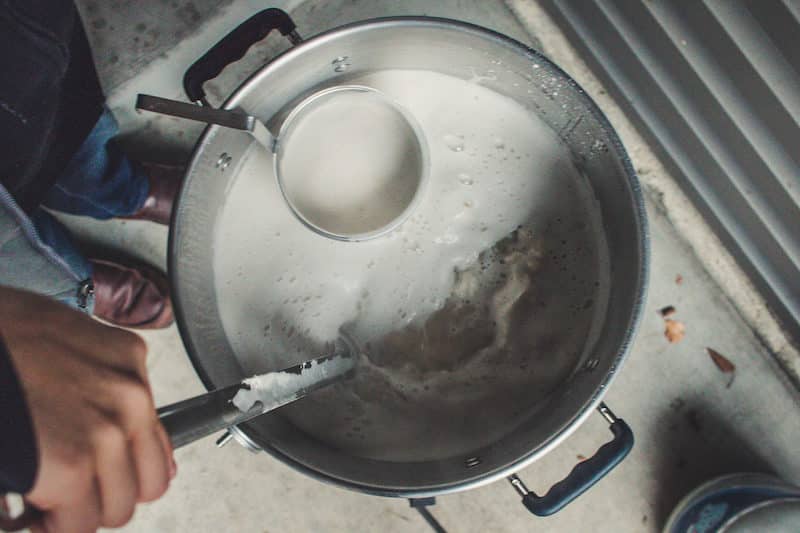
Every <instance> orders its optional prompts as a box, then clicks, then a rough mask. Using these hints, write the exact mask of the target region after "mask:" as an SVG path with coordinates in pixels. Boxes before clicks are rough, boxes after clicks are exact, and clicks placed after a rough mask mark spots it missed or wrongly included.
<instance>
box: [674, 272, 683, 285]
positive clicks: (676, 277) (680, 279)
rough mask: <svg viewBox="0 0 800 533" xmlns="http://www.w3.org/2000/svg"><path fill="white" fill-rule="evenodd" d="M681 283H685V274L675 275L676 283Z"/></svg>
mask: <svg viewBox="0 0 800 533" xmlns="http://www.w3.org/2000/svg"><path fill="white" fill-rule="evenodd" d="M681 283H683V276H681V275H680V274H678V275H677V276H675V284H676V285H680V284H681Z"/></svg>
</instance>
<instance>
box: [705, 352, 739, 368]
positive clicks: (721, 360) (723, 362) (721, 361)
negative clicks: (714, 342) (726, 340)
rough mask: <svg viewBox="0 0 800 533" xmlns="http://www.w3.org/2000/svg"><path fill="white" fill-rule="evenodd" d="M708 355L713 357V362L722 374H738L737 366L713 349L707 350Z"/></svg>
mask: <svg viewBox="0 0 800 533" xmlns="http://www.w3.org/2000/svg"><path fill="white" fill-rule="evenodd" d="M706 351H707V352H708V355H710V356H711V360H712V361H714V364H715V365H717V368H719V370H720V372H724V373H725V374H730V373H732V372H736V365H734V364H733V363H731V362H730V360H729V359H728V358H727V357H725V356H724V355H722V354H721V353H719V352H718V351H716V350H715V349H713V348H706Z"/></svg>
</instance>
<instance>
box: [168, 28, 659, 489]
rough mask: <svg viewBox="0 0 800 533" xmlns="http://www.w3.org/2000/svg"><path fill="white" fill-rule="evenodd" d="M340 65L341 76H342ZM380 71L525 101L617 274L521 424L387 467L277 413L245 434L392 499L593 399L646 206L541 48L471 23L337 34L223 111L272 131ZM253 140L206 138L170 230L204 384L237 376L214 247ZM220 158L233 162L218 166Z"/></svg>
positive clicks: (560, 432) (566, 423) (479, 472)
mask: <svg viewBox="0 0 800 533" xmlns="http://www.w3.org/2000/svg"><path fill="white" fill-rule="evenodd" d="M342 64H347V68H346V69H341V68H339V67H340V66H341V65H342ZM380 69H420V70H433V71H437V72H441V73H444V74H448V75H450V76H455V77H459V78H462V79H474V77H475V76H476V75H478V76H481V81H480V83H482V84H483V85H485V86H487V87H489V88H491V89H493V90H494V91H496V92H498V93H501V94H503V95H506V96H508V97H510V98H513V99H514V100H516V101H518V102H520V103H522V104H523V105H524V106H525V107H526V108H527V109H529V110H530V112H531V113H535V114H537V115H538V116H539V117H541V118H542V120H544V121H545V122H546V123H547V124H548V125H549V126H550V127H551V128H552V129H553V130H554V131H555V132H556V133H557V135H558V136H559V137H560V138H561V139H562V140H563V142H564V143H565V144H566V145H567V146H568V147H569V150H570V152H571V154H572V157H573V160H574V163H575V165H576V166H577V167H578V169H579V170H580V172H581V173H582V174H584V175H585V176H586V178H587V179H588V180H589V182H590V184H591V188H592V190H593V192H594V195H595V197H596V200H597V202H598V204H599V206H600V209H601V212H602V220H603V229H604V232H605V235H606V239H607V246H608V257H609V260H610V276H611V283H610V291H609V294H608V298H607V302H604V305H598V311H597V312H596V313H595V317H596V319H595V324H594V325H593V327H592V331H591V332H589V334H588V335H586V339H584V344H585V346H584V351H583V355H582V356H581V358H580V359H579V360H577V361H576V363H575V367H574V369H573V371H572V372H571V373H570V374H569V376H568V377H566V379H564V381H563V383H561V384H560V385H559V386H558V387H557V388H555V389H554V391H553V393H552V394H550V395H549V396H548V397H547V398H544V399H542V400H541V401H540V402H538V404H537V405H536V406H535V407H529V408H527V413H526V416H524V417H522V418H521V419H520V422H519V423H518V424H516V427H514V428H513V429H511V430H509V431H508V432H507V433H506V434H505V435H504V436H502V437H500V438H498V439H497V440H495V441H493V442H491V443H488V444H486V445H482V446H480V447H478V448H476V449H472V450H468V451H467V450H459V451H458V453H455V454H453V455H451V456H447V457H440V458H437V459H436V460H424V461H414V460H412V459H410V458H407V459H404V460H402V461H398V460H388V461H387V460H379V459H375V458H366V457H359V456H354V455H351V454H348V453H343V452H342V451H341V450H339V449H336V448H335V447H332V446H330V445H329V444H326V443H324V442H322V441H320V440H319V439H315V438H313V437H311V436H309V435H308V434H307V433H305V432H303V431H301V430H299V429H298V428H297V427H296V426H295V425H294V424H292V423H290V422H289V421H287V419H286V418H285V417H282V416H280V415H267V416H264V417H261V418H259V419H258V420H257V421H254V422H252V423H250V424H248V425H247V426H246V427H243V428H242V429H243V430H244V431H245V433H246V434H247V435H248V437H249V438H250V439H252V440H253V441H254V442H255V443H257V444H258V445H259V446H261V447H262V448H264V449H265V450H267V451H269V452H271V453H273V454H274V455H276V456H278V457H280V458H282V459H283V460H285V461H287V462H289V463H290V464H292V465H293V466H296V467H298V468H301V469H304V470H305V471H306V472H308V473H310V474H312V475H316V476H320V477H323V478H326V479H329V480H332V481H335V482H337V483H340V484H344V485H347V486H351V487H355V488H359V489H361V490H366V491H370V492H375V493H390V494H398V495H400V494H402V495H409V494H423V493H430V492H436V491H439V490H455V489H458V488H464V487H467V486H469V485H471V484H474V483H478V482H482V481H487V480H489V479H492V478H493V477H498V476H500V475H503V474H504V473H505V472H506V471H507V470H508V469H509V468H511V467H513V466H515V465H519V464H520V463H522V462H524V461H527V460H533V459H534V458H535V457H537V456H538V454H540V453H543V452H544V451H546V448H547V446H548V445H549V444H551V443H553V442H555V441H556V440H558V439H559V438H560V437H562V436H564V435H565V434H566V433H567V432H568V431H570V430H571V429H574V426H575V425H576V423H577V422H578V421H579V419H580V418H581V416H583V415H585V414H586V413H587V412H588V411H589V410H590V409H591V408H592V407H593V406H594V405H596V403H597V402H599V400H600V397H601V396H602V394H603V392H604V389H605V387H606V386H607V385H608V384H609V383H610V380H611V378H612V377H613V374H614V373H615V371H616V370H617V368H618V367H619V365H620V364H621V362H622V360H623V358H624V355H625V353H626V351H627V348H628V343H629V342H630V340H631V336H632V333H633V329H634V328H635V323H636V320H637V317H638V314H639V310H640V306H641V299H642V293H643V290H644V289H643V288H644V282H645V267H646V264H645V263H646V235H645V231H646V230H645V222H644V213H643V206H642V202H641V197H640V193H639V190H638V185H637V182H636V180H635V177H634V176H633V173H632V170H631V168H630V165H629V163H628V161H627V157H626V155H625V153H624V150H623V148H622V146H621V145H620V143H619V140H618V139H617V137H616V136H615V134H614V133H613V131H612V130H611V128H610V126H609V125H608V124H607V123H606V121H605V119H604V118H603V117H602V115H601V114H600V112H599V111H598V110H597V109H596V107H595V106H594V104H593V103H592V102H591V101H590V100H589V99H588V97H586V96H585V95H584V94H583V92H582V91H581V90H580V88H578V87H577V86H576V85H575V84H574V82H572V81H571V80H570V79H569V78H568V77H567V76H566V75H565V74H563V73H562V72H561V71H560V70H558V69H557V68H556V67H554V66H553V65H551V64H550V63H549V61H547V60H546V59H544V58H543V57H541V56H539V55H538V54H536V53H534V52H532V51H527V50H525V49H523V48H522V47H521V46H520V45H518V44H516V43H513V42H511V41H509V40H507V39H504V38H502V37H499V36H496V35H494V34H491V33H488V32H485V31H482V30H480V29H477V28H474V27H469V26H464V25H456V24H451V23H448V22H444V21H437V20H424V19H422V20H420V19H396V20H384V21H375V22H370V23H362V24H357V25H353V26H349V27H345V28H342V29H339V30H334V31H333V32H329V33H327V34H323V35H321V36H318V37H316V38H314V39H312V40H310V41H307V42H306V43H305V44H303V45H302V46H299V47H296V48H295V49H293V50H291V51H289V52H288V53H286V54H284V55H283V56H281V57H279V58H277V59H276V60H274V61H273V62H272V63H270V64H269V65H267V66H266V67H265V68H264V69H263V70H262V71H261V72H259V73H257V74H256V75H255V76H254V77H253V78H251V80H250V81H248V82H247V83H245V84H244V85H243V87H242V88H241V89H240V90H239V91H238V92H237V93H236V94H235V95H234V96H233V97H232V98H231V100H230V101H229V102H228V104H227V107H230V108H234V107H241V108H243V109H245V110H247V111H248V112H249V113H251V114H254V115H256V116H259V117H261V118H262V119H265V120H268V122H269V123H270V125H271V126H272V127H276V126H278V125H279V124H280V121H281V120H282V118H283V116H285V112H286V110H287V109H291V107H292V105H293V104H294V103H296V102H298V101H299V100H300V99H302V98H304V97H306V96H308V95H309V94H311V93H313V92H314V91H316V90H319V89H320V88H323V87H327V86H333V85H340V84H343V83H346V82H347V80H348V79H351V78H352V77H353V76H357V75H358V74H360V73H364V72H372V71H375V70H380ZM249 145H250V140H249V138H248V137H247V136H246V135H242V134H239V133H237V132H231V131H226V130H223V129H220V128H210V129H209V130H208V131H207V132H206V135H205V136H204V138H203V140H202V141H201V143H200V144H199V145H198V149H197V151H196V153H195V157H194V159H193V161H192V165H191V167H190V170H189V174H188V177H187V181H186V184H185V185H184V189H183V191H182V193H181V196H180V200H179V203H178V207H177V213H176V217H175V223H174V224H173V228H172V234H171V242H170V276H171V278H172V282H173V291H174V299H175V302H176V308H177V310H178V319H179V325H180V328H181V333H182V335H183V338H184V342H185V343H186V345H187V348H188V350H189V352H190V355H191V356H192V359H193V362H194V364H195V366H196V368H197V370H198V372H199V373H200V375H201V377H202V378H203V380H204V381H205V384H206V385H207V386H209V387H211V386H217V387H218V386H222V385H227V384H230V383H232V382H235V381H237V380H239V379H241V378H242V377H244V371H243V369H242V367H241V366H240V364H239V362H238V361H237V358H236V355H235V353H234V351H233V349H232V348H231V345H230V343H229V341H228V340H227V339H226V336H225V332H224V330H223V327H222V322H221V320H220V317H219V313H218V307H217V297H216V290H215V287H214V283H213V281H214V272H213V263H214V261H213V246H212V244H211V243H212V238H213V235H214V231H215V227H216V224H217V218H218V215H219V212H220V210H221V206H222V205H223V203H224V201H225V197H226V193H227V191H228V190H229V188H230V185H231V183H232V180H234V179H235V177H236V175H237V170H238V168H239V164H240V163H241V162H242V161H243V159H244V156H245V153H246V152H247V150H248V147H249ZM228 159H230V162H229V163H228V164H227V165H225V164H222V165H220V164H219V163H220V162H221V161H227V160H228ZM476 458H477V460H476Z"/></svg>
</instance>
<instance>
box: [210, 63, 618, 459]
mask: <svg viewBox="0 0 800 533" xmlns="http://www.w3.org/2000/svg"><path fill="white" fill-rule="evenodd" d="M349 81H350V83H355V84H358V85H365V86H368V87H373V88H375V89H378V90H380V91H382V92H384V93H385V94H387V95H388V96H389V97H390V98H392V99H393V100H395V101H396V102H397V103H398V104H400V105H401V106H403V108H404V109H406V110H407V111H408V112H409V113H410V114H411V115H413V116H414V118H415V119H416V120H417V122H418V123H419V126H420V127H421V129H422V131H423V132H424V134H425V138H426V139H427V142H428V148H429V152H430V170H429V181H428V183H427V185H426V188H425V190H424V193H423V195H422V197H421V198H420V200H419V203H418V205H417V206H416V208H415V210H414V212H413V214H412V216H411V217H410V218H409V219H408V220H407V221H406V222H405V223H403V224H402V225H401V226H400V227H398V228H397V229H396V230H394V231H393V232H391V233H390V234H388V235H386V236H383V237H380V238H377V239H374V240H370V241H364V242H358V243H344V242H338V241H334V240H331V239H326V238H324V237H322V236H320V235H318V234H315V233H313V232H312V231H310V230H308V229H307V228H306V227H304V226H303V225H302V224H301V223H300V222H299V221H298V220H297V219H296V218H295V217H294V216H293V215H292V214H291V212H290V211H289V208H288V207H287V206H286V205H285V203H284V200H283V198H282V196H281V194H280V192H279V190H278V188H277V185H276V182H275V177H274V175H273V174H272V170H271V169H272V163H271V160H270V158H269V155H268V154H266V153H265V152H264V151H263V150H252V151H251V152H250V154H249V159H248V161H246V162H245V163H243V165H242V167H241V169H240V171H239V175H238V176H237V178H236V182H235V183H234V184H233V185H232V187H231V189H230V191H229V197H228V198H227V201H226V203H225V206H224V207H223V212H222V213H221V215H220V220H219V226H218V230H217V235H216V238H215V241H214V251H215V276H216V286H217V292H218V302H219V309H220V315H221V318H222V322H223V325H224V327H225V331H226V333H227V335H228V338H229V341H230V343H231V346H232V347H233V349H234V351H235V352H236V354H237V356H238V358H239V360H240V362H241V364H242V367H243V369H244V370H245V372H246V373H248V374H256V373H261V372H264V371H268V370H274V369H276V368H281V367H285V366H289V365H291V364H295V363H297V362H299V361H301V360H304V359H308V358H311V357H314V356H316V355H319V354H320V353H322V352H324V351H325V350H326V348H327V347H329V346H330V345H331V343H332V342H333V341H334V340H335V339H336V338H337V337H338V335H339V331H340V329H341V328H344V329H346V330H347V331H348V332H349V333H350V334H351V335H352V336H354V337H355V338H356V339H357V340H358V341H359V342H360V343H361V346H362V347H363V352H364V355H363V361H362V364H361V366H360V369H359V371H358V373H357V375H356V378H355V379H353V380H351V381H350V382H347V383H343V384H340V385H336V386H334V387H330V388H328V389H326V390H324V391H320V392H318V393H316V394H315V395H313V396H312V397H309V398H307V399H305V400H303V401H301V402H297V403H296V404H293V405H291V406H287V407H286V408H284V409H283V410H282V412H283V413H284V414H285V416H287V417H289V418H290V419H291V420H292V421H293V422H294V423H295V424H297V425H298V426H300V427H301V428H302V429H304V430H305V431H307V432H308V433H310V434H312V435H314V436H316V437H317V438H319V439H321V440H323V441H325V442H328V443H330V444H331V445H333V446H336V447H338V448H340V449H344V450H347V451H348V452H350V453H353V454H356V455H361V456H366V457H374V458H382V459H391V460H411V459H415V460H420V459H436V458H442V457H447V456H452V455H454V454H458V453H466V452H468V451H470V450H472V449H475V448H476V447H479V446H482V445H485V444H488V443H491V442H493V441H494V440H496V439H497V438H499V437H500V436H502V435H503V434H505V433H507V432H508V431H510V430H511V429H513V428H514V427H515V426H516V425H518V424H519V423H520V422H521V421H522V420H524V419H525V418H526V417H527V416H528V415H529V414H530V413H531V410H532V409H534V408H535V407H536V406H537V404H538V403H539V402H540V401H541V400H542V399H543V398H545V397H546V396H547V395H548V394H550V393H551V392H552V391H553V390H554V388H555V387H557V386H558V385H559V384H560V383H561V382H562V381H563V380H564V379H566V377H567V376H568V375H569V374H570V373H571V372H572V371H573V370H574V369H575V366H576V365H577V363H578V361H579V360H580V359H581V357H582V354H583V352H584V350H585V349H586V348H587V337H588V336H589V332H590V329H591V325H592V323H593V321H594V320H595V319H596V317H597V316H600V315H602V312H603V310H604V308H605V301H606V299H607V279H608V271H607V269H608V266H607V260H606V258H605V253H606V251H605V244H604V239H603V235H602V229H601V228H602V224H601V221H600V218H599V209H598V208H597V206H596V205H595V201H594V199H593V196H592V194H591V190H590V188H589V185H588V184H587V183H586V180H585V178H583V177H582V176H581V175H580V174H579V173H578V172H577V170H576V169H575V167H574V165H573V164H572V162H571V159H570V154H569V153H568V151H567V149H566V148H565V147H564V146H563V145H562V144H561V143H560V142H559V141H558V139H557V137H556V136H555V134H554V133H553V131H552V130H551V129H550V128H549V127H548V126H547V125H546V124H544V123H543V122H541V120H540V119H539V118H538V117H536V116H535V115H532V114H531V113H530V112H529V111H528V110H526V109H525V108H524V107H522V106H521V105H520V104H518V103H517V102H515V101H514V100H511V99H509V98H507V97H504V96H502V95H500V94H498V93H495V92H493V91H491V90H489V89H488V88H486V87H483V86H481V85H479V84H478V83H474V82H469V81H465V80H461V79H458V78H454V77H449V76H446V75H443V74H439V73H434V72H428V71H404V70H393V71H380V72H375V73H372V74H369V75H365V76H363V77H361V78H359V79H355V80H349ZM308 194H309V195H310V196H311V197H313V195H315V194H325V192H324V191H313V190H312V191H309V192H308Z"/></svg>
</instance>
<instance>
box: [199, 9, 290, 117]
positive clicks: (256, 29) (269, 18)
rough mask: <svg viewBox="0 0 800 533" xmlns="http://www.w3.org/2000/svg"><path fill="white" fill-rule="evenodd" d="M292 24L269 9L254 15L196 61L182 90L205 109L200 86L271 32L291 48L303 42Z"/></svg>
mask: <svg viewBox="0 0 800 533" xmlns="http://www.w3.org/2000/svg"><path fill="white" fill-rule="evenodd" d="M295 27H296V26H295V24H294V22H293V21H292V19H291V18H290V17H289V15H287V14H286V12H285V11H282V10H280V9H275V8H270V9H265V10H264V11H261V12H259V13H256V14H255V15H253V16H252V17H250V18H249V19H247V20H246V21H244V22H243V23H241V24H240V25H239V26H238V27H237V28H236V29H234V30H233V31H232V32H230V33H229V34H228V35H226V36H225V37H224V38H223V39H222V40H221V41H220V42H218V43H217V44H215V45H214V46H213V47H212V48H211V50H209V51H208V52H206V53H205V55H203V57H201V58H200V59H198V60H197V61H196V62H195V63H194V64H193V65H192V66H191V67H189V70H187V71H186V74H184V76H183V89H184V91H186V96H188V97H189V100H190V101H191V102H196V103H201V104H203V105H208V102H207V101H206V93H205V90H203V84H204V83H205V82H207V81H209V80H212V79H214V78H216V77H217V76H218V75H219V74H220V73H221V72H222V71H223V69H225V67H227V66H228V65H230V64H231V63H234V62H236V61H238V60H239V59H241V58H242V57H244V55H245V54H246V53H247V51H248V50H249V49H250V47H251V46H253V45H254V44H256V43H257V42H259V41H261V40H262V39H264V38H265V37H266V36H267V35H269V34H270V32H272V30H278V31H279V32H281V34H282V35H284V36H286V37H288V39H289V40H290V41H291V42H292V44H298V43H300V42H302V39H301V38H300V36H299V35H298V34H297V32H296V31H295Z"/></svg>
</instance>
